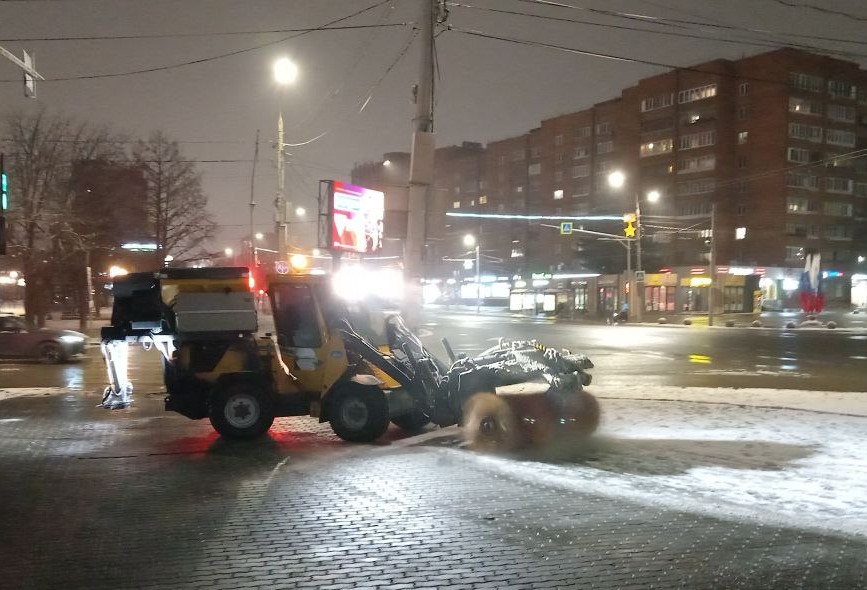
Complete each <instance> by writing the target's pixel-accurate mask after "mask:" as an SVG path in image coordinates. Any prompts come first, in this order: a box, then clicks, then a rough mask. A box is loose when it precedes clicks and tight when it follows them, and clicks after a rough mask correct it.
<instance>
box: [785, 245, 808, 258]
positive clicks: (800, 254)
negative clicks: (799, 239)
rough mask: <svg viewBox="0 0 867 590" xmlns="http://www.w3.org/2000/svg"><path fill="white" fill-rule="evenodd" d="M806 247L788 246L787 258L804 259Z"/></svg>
mask: <svg viewBox="0 0 867 590" xmlns="http://www.w3.org/2000/svg"><path fill="white" fill-rule="evenodd" d="M803 259H804V248H803V247H802V246H786V260H803Z"/></svg>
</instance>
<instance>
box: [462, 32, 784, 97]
mask: <svg viewBox="0 0 867 590" xmlns="http://www.w3.org/2000/svg"><path fill="white" fill-rule="evenodd" d="M449 30H451V31H454V32H456V33H462V34H464V35H470V36H472V37H481V38H483V39H493V40H496V41H503V42H505V43H513V44H516V45H526V46H528V47H536V48H541V49H552V50H555V51H561V52H564V53H571V54H573V55H584V56H586V57H595V58H598V59H606V60H611V61H620V62H624V63H635V64H642V65H646V66H654V67H658V68H666V69H669V70H680V71H682V72H697V73H700V74H708V75H710V76H719V77H720V78H732V79H737V80H744V81H749V82H765V83H767V84H778V85H781V86H788V85H789V82H788V80H780V79H776V80H775V79H772V78H762V77H759V76H747V75H741V74H731V73H728V72H720V71H715V70H712V69H706V68H701V67H698V66H679V65H676V64H672V63H667V62H661V61H654V60H650V59H643V58H638V57H629V56H623V55H615V54H612V53H603V52H600V51H591V50H588V49H578V48H575V47H566V46H564V45H557V44H554V43H545V42H542V41H533V40H530V39H518V38H516V37H506V36H504V35H493V34H490V33H485V32H482V31H478V30H472V29H458V28H455V27H451V28H450V29H449Z"/></svg>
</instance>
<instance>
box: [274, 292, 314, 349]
mask: <svg viewBox="0 0 867 590" xmlns="http://www.w3.org/2000/svg"><path fill="white" fill-rule="evenodd" d="M271 302H272V307H273V311H274V326H275V328H276V329H277V342H278V344H279V345H280V346H286V347H293V348H318V347H320V346H322V337H321V335H320V333H319V323H318V322H317V319H316V317H317V316H316V305H315V303H314V299H313V292H312V291H311V289H310V286H309V285H288V284H287V285H274V286H273V287H272V291H271Z"/></svg>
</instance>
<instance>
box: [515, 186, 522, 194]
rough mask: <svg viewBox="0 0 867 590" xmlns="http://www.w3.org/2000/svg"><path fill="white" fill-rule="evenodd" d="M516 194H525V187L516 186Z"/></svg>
mask: <svg viewBox="0 0 867 590" xmlns="http://www.w3.org/2000/svg"><path fill="white" fill-rule="evenodd" d="M515 192H516V193H522V192H524V185H522V184H519V185H518V186H516V187H515Z"/></svg>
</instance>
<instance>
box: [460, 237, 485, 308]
mask: <svg viewBox="0 0 867 590" xmlns="http://www.w3.org/2000/svg"><path fill="white" fill-rule="evenodd" d="M464 246H466V247H468V248H472V247H474V246H475V249H476V314H478V313H479V312H480V311H481V307H482V284H481V269H480V268H479V262H480V261H481V251H480V249H479V241H478V240H477V239H476V236H474V235H473V234H467V235H465V236H464Z"/></svg>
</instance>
